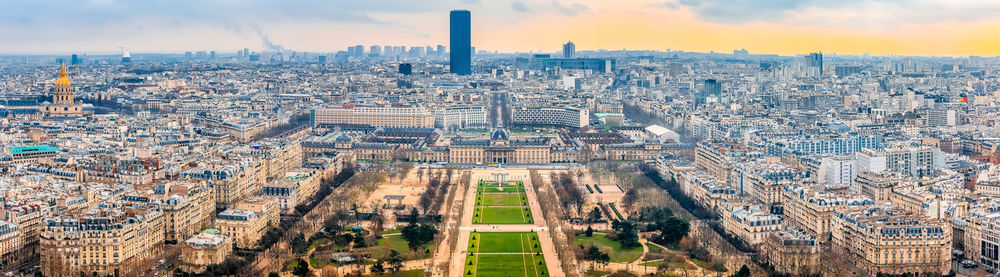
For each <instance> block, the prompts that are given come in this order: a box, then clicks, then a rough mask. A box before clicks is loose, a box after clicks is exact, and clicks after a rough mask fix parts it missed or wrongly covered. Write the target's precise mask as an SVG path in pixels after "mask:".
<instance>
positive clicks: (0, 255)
mask: <svg viewBox="0 0 1000 277" xmlns="http://www.w3.org/2000/svg"><path fill="white" fill-rule="evenodd" d="M19 243H20V239H19V238H18V233H17V225H14V223H10V222H6V221H0V264H4V265H10V264H13V263H16V262H18V261H20V260H21V258H20V257H18V255H17V253H18V251H19V250H21V245H20V244H19Z"/></svg>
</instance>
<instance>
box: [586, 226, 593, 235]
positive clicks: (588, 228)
mask: <svg viewBox="0 0 1000 277" xmlns="http://www.w3.org/2000/svg"><path fill="white" fill-rule="evenodd" d="M586 234H587V237H588V238H589V237H592V236H594V228H590V226H587V232H586Z"/></svg>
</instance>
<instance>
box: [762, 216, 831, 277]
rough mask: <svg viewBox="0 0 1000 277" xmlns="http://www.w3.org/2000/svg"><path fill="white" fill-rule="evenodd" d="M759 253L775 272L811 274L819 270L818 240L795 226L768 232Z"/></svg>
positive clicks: (800, 274) (799, 274)
mask: <svg viewBox="0 0 1000 277" xmlns="http://www.w3.org/2000/svg"><path fill="white" fill-rule="evenodd" d="M760 254H761V255H760V257H762V258H763V260H764V261H765V262H766V263H767V264H769V265H771V266H772V267H773V268H774V271H776V272H780V273H785V274H791V275H794V276H813V275H814V274H815V275H818V274H819V272H820V260H819V258H820V244H819V242H818V241H817V240H816V238H815V237H813V236H811V235H809V234H807V233H805V232H802V231H801V230H799V229H796V228H785V229H782V230H779V231H777V232H771V233H770V234H768V235H767V237H766V238H765V239H764V242H763V243H762V244H761V245H760Z"/></svg>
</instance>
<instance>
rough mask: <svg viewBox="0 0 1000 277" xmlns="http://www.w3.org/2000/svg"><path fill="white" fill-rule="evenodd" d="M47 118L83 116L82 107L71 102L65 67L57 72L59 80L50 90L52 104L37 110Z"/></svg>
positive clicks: (70, 87) (71, 90)
mask: <svg viewBox="0 0 1000 277" xmlns="http://www.w3.org/2000/svg"><path fill="white" fill-rule="evenodd" d="M39 110H42V112H43V113H45V116H47V117H79V116H83V105H82V104H80V103H78V102H75V101H74V100H73V86H72V84H71V83H70V81H69V77H67V76H66V66H65V65H63V67H62V69H61V70H60V71H59V79H56V85H55V86H54V87H53V88H52V103H51V104H48V105H44V104H43V105H42V107H40V108H39Z"/></svg>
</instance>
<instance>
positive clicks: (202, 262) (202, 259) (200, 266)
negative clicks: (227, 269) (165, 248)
mask: <svg viewBox="0 0 1000 277" xmlns="http://www.w3.org/2000/svg"><path fill="white" fill-rule="evenodd" d="M180 248H181V255H180V264H178V265H177V266H178V267H179V268H180V269H181V270H183V271H184V272H189V273H195V274H198V273H202V272H205V269H206V268H207V267H208V266H210V265H215V264H221V263H222V262H224V261H226V257H228V256H229V255H230V254H232V253H233V240H232V239H230V238H227V237H225V236H222V235H221V234H220V231H219V230H217V229H206V230H204V231H202V232H201V233H198V234H197V235H194V236H192V237H191V238H189V239H187V240H185V241H184V243H182V244H181V245H180Z"/></svg>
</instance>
